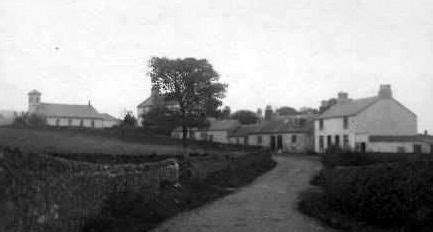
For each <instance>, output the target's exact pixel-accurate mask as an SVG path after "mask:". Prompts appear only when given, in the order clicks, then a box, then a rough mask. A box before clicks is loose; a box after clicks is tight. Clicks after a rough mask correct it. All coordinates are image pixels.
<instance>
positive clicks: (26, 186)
mask: <svg viewBox="0 0 433 232" xmlns="http://www.w3.org/2000/svg"><path fill="white" fill-rule="evenodd" d="M178 178H179V165H178V164H177V161H176V160H175V159H167V160H163V161H159V162H155V163H144V164H122V165H109V164H95V163H86V162H80V161H71V160H67V159H62V158H58V157H52V156H47V155H44V154H23V153H21V152H19V151H3V152H0V186H1V189H0V208H1V209H2V211H4V212H2V213H1V214H0V231H16V232H21V231H66V232H68V231H78V230H79V228H80V227H81V226H82V225H83V223H84V222H85V219H86V218H88V217H91V216H94V215H96V214H98V213H99V210H100V209H101V206H102V204H103V202H104V201H105V200H106V199H107V197H108V196H109V195H110V194H112V193H116V192H125V191H128V192H134V191H140V192H142V193H143V192H145V193H146V194H145V196H146V198H147V199H146V200H148V201H150V200H152V199H153V198H154V197H155V196H156V195H157V194H158V191H159V187H160V185H161V183H162V182H171V183H177V181H178Z"/></svg>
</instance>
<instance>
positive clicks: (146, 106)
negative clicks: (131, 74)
mask: <svg viewBox="0 0 433 232" xmlns="http://www.w3.org/2000/svg"><path fill="white" fill-rule="evenodd" d="M155 107H165V108H168V109H179V108H180V107H179V103H178V102H177V101H166V100H165V99H164V97H163V96H161V95H160V94H159V91H158V90H155V89H153V90H152V92H151V94H150V97H148V98H147V99H146V100H144V101H143V102H142V103H140V104H139V105H138V106H137V116H138V118H140V117H141V116H142V115H145V114H147V113H149V111H150V110H151V109H153V108H155Z"/></svg>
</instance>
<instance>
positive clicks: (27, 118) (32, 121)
mask: <svg viewBox="0 0 433 232" xmlns="http://www.w3.org/2000/svg"><path fill="white" fill-rule="evenodd" d="M46 124H47V120H46V118H45V117H43V116H42V115H37V114H29V113H22V114H21V115H18V116H17V117H15V119H14V121H13V123H12V126H13V127H21V128H22V127H44V126H46Z"/></svg>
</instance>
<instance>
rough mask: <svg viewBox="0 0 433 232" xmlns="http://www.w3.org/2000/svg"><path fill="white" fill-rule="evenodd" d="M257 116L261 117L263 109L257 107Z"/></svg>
mask: <svg viewBox="0 0 433 232" xmlns="http://www.w3.org/2000/svg"><path fill="white" fill-rule="evenodd" d="M257 117H259V118H262V117H263V110H262V109H261V108H258V109H257Z"/></svg>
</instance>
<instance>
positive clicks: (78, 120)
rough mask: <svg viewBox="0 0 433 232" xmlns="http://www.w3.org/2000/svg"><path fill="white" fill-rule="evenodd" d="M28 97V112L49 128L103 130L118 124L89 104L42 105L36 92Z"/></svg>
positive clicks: (117, 121)
mask: <svg viewBox="0 0 433 232" xmlns="http://www.w3.org/2000/svg"><path fill="white" fill-rule="evenodd" d="M28 97H29V109H28V112H29V113H30V114H36V115H39V116H42V117H44V118H45V119H46V123H47V125H49V126H60V127H91V128H105V127H113V126H115V125H117V124H119V123H120V120H118V119H116V118H114V117H113V116H111V115H109V114H100V113H99V112H98V111H97V110H96V109H95V108H94V107H93V106H92V105H91V104H90V102H89V104H87V105H69V104H57V103H43V102H41V93H40V92H39V91H37V90H33V91H31V92H29V93H28Z"/></svg>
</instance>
